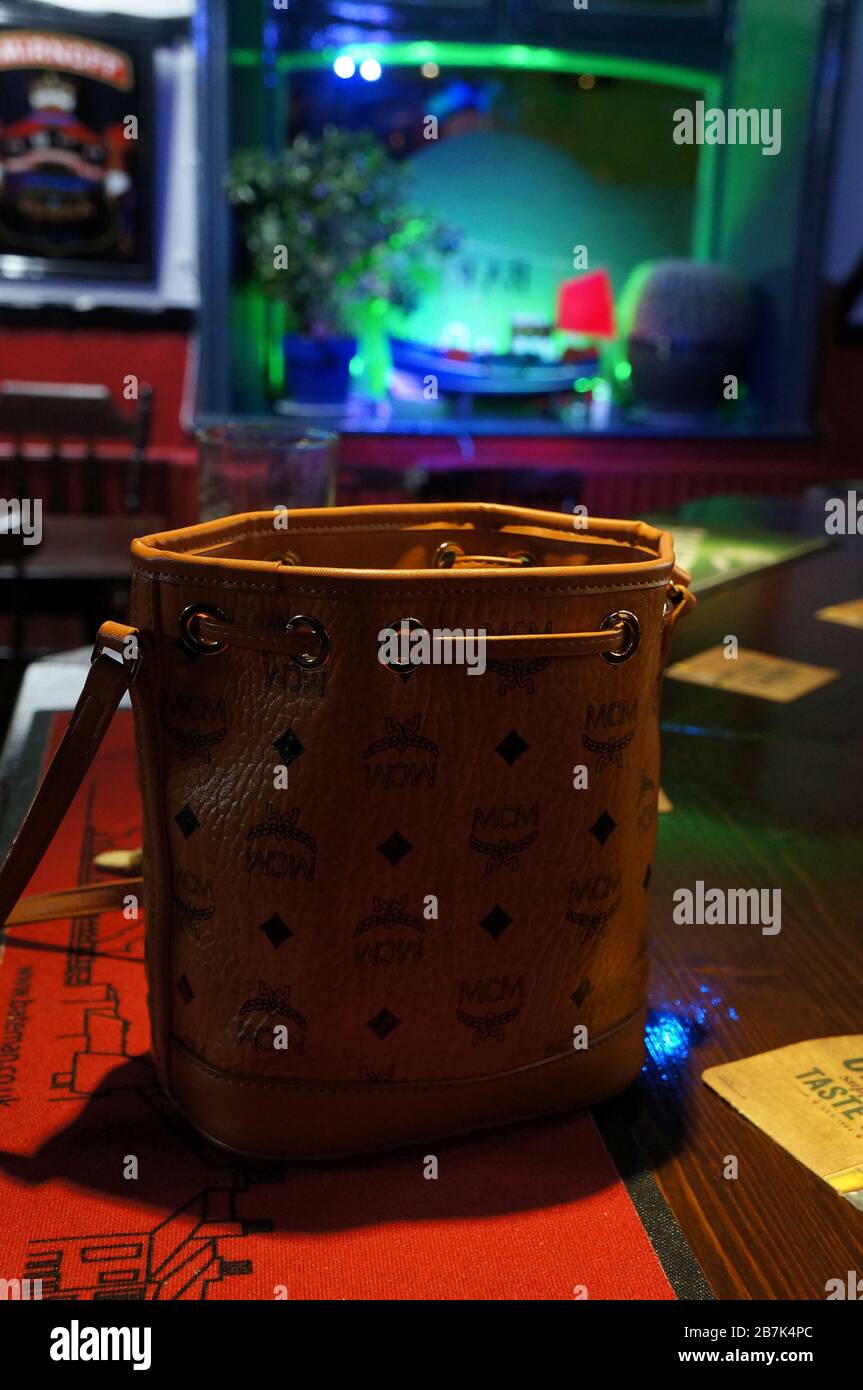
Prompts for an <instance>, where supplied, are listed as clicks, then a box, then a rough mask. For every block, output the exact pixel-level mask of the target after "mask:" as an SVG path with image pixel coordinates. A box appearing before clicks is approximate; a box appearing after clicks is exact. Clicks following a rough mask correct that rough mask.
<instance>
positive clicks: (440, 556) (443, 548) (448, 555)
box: [432, 541, 462, 570]
mask: <svg viewBox="0 0 863 1390" xmlns="http://www.w3.org/2000/svg"><path fill="white" fill-rule="evenodd" d="M461 553H462V552H461V550H460V549H459V547H458V546H457V545H454V544H453V542H452V541H444V543H443V545H439V546H438V548H437V550H436V551H435V553H434V555H433V556H432V568H433V569H436V570H451V569H452V567H453V565H454V564H455V562H456V558H457V556H459V555H461Z"/></svg>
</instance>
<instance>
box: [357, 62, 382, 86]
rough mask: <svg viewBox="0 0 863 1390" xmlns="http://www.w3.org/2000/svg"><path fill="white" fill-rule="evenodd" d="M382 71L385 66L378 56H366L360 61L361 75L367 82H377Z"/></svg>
mask: <svg viewBox="0 0 863 1390" xmlns="http://www.w3.org/2000/svg"><path fill="white" fill-rule="evenodd" d="M382 72H383V68H382V67H381V65H380V63H379V62H378V60H377V58H364V59H363V61H362V62H361V63H360V77H362V78H364V79H365V81H366V82H377V80H378V78H379V77H380V75H381V73H382Z"/></svg>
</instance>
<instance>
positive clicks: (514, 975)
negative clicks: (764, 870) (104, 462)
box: [0, 504, 694, 1159]
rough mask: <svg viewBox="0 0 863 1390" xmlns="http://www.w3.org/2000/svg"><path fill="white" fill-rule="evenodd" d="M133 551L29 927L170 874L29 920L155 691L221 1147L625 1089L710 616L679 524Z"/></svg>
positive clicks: (151, 899)
mask: <svg viewBox="0 0 863 1390" xmlns="http://www.w3.org/2000/svg"><path fill="white" fill-rule="evenodd" d="M582 525H585V529H580V527H581V526H582ZM132 563H133V590H132V612H131V624H132V625H131V626H129V627H124V626H121V625H119V624H114V623H107V624H105V625H104V626H103V628H102V629H101V631H100V636H99V642H98V643H97V647H96V652H95V653H94V662H93V665H92V667H91V670H90V675H89V678H88V680H87V684H86V687H85V690H84V692H83V693H82V696H81V699H80V700H79V703H78V705H77V707H76V710H75V712H74V714H73V716H72V719H71V721H70V724H69V728H68V731H67V733H66V735H65V737H64V740H63V742H62V744H61V746H60V748H59V750H58V752H57V754H56V757H55V759H54V761H53V763H52V765H51V766H50V768H49V770H48V771H47V773H46V775H45V778H44V780H43V783H42V786H41V787H40V790H39V792H38V793H37V796H36V799H35V801H34V804H33V806H32V807H31V810H30V812H29V814H28V817H27V820H26V821H25V824H24V826H23V828H22V830H21V832H20V833H19V835H18V837H17V839H16V841H15V842H14V844H13V846H12V849H11V850H10V852H9V855H8V857H7V860H6V863H5V864H4V866H3V869H2V871H0V921H6V920H7V919H8V921H9V922H10V923H15V922H21V921H26V920H34V919H36V918H44V917H49V916H66V915H73V914H74V913H75V912H80V911H87V912H92V911H95V910H98V909H99V908H103V907H110V906H111V905H112V904H114V903H115V902H116V901H117V900H118V892H122V893H124V894H127V893H129V892H130V891H136V889H137V888H139V887H140V885H138V883H137V880H135V881H133V880H126V881H124V882H122V883H121V884H119V885H118V884H116V883H112V882H110V881H109V882H105V883H101V884H97V885H93V886H92V887H88V888H84V889H76V890H71V891H70V893H68V894H62V893H61V894H51V895H45V896H43V897H41V898H38V899H25V900H24V901H23V902H22V903H20V904H19V906H18V907H17V908H15V907H14V905H15V903H16V902H17V900H18V898H19V897H20V895H21V894H22V892H23V891H24V889H25V888H26V886H27V883H28V881H29V879H30V877H31V875H32V873H33V871H34V869H35V867H36V865H37V864H38V862H39V859H40V858H41V856H42V854H43V853H44V851H45V849H46V848H47V845H48V844H49V843H50V840H51V838H52V836H53V834H54V832H55V830H56V828H57V825H58V823H59V821H60V819H61V818H62V816H63V814H64V812H65V809H66V807H67V806H68V804H69V803H70V801H71V799H72V797H73V796H74V793H75V791H76V789H77V787H78V785H79V784H80V782H81V779H82V777H83V775H84V773H85V771H86V768H87V766H88V764H89V762H90V760H91V759H92V757H93V755H94V753H95V751H96V748H97V747H98V744H99V741H100V739H101V737H102V734H103V733H104V731H105V728H106V727H107V724H108V722H109V721H110V718H111V716H112V714H113V712H114V710H115V709H116V707H117V705H118V703H119V701H120V699H121V698H122V695H123V693H124V692H125V690H126V689H127V688H129V687H131V694H132V703H133V708H134V713H135V722H136V732H137V744H138V763H139V775H140V782H141V792H142V797H143V806H144V883H145V885H146V896H145V915H146V923H147V976H148V987H149V1003H150V1017H151V1023H152V1041H153V1055H154V1059H155V1063H156V1066H157V1068H158V1072H159V1076H160V1078H161V1081H162V1083H163V1085H164V1087H165V1089H166V1090H167V1092H168V1094H169V1095H170V1096H171V1097H172V1098H173V1099H174V1101H175V1102H176V1104H177V1105H178V1107H179V1108H180V1110H181V1111H182V1112H183V1114H184V1115H185V1116H186V1117H187V1118H188V1119H189V1120H190V1121H191V1122H192V1124H193V1125H195V1126H196V1127H197V1128H198V1129H199V1130H200V1131H201V1132H202V1133H204V1134H205V1135H207V1136H209V1137H210V1138H211V1139H213V1140H215V1141H216V1142H218V1143H220V1144H222V1145H225V1146H226V1147H228V1148H229V1149H232V1150H235V1151H237V1152H240V1153H243V1154H248V1155H253V1156H255V1157H264V1158H274V1159H307V1158H325V1157H330V1156H335V1155H340V1154H347V1153H355V1152H365V1151H371V1150H375V1149H385V1148H388V1147H392V1146H396V1145H400V1144H404V1143H408V1142H413V1141H422V1142H423V1143H424V1144H425V1143H427V1142H428V1141H430V1140H432V1139H433V1138H436V1137H439V1136H444V1135H449V1134H457V1133H461V1132H464V1131H469V1130H475V1129H480V1128H483V1127H485V1126H490V1125H496V1124H501V1123H504V1122H507V1121H512V1120H522V1119H526V1118H528V1117H530V1116H537V1115H543V1114H547V1113H550V1112H554V1111H559V1110H565V1109H568V1108H570V1107H573V1106H578V1105H584V1104H588V1103H590V1102H593V1101H597V1100H600V1099H602V1098H605V1097H608V1096H611V1095H613V1094H614V1093H615V1092H617V1091H620V1090H621V1089H622V1088H623V1087H625V1086H626V1085H627V1084H628V1083H629V1082H630V1081H631V1080H632V1078H633V1077H634V1076H635V1075H636V1073H637V1072H638V1070H639V1068H640V1066H641V1063H642V1057H643V1025H644V1014H645V999H646V980H647V953H646V942H645V926H646V915H647V898H648V885H649V881H650V872H651V862H652V858H653V852H654V842H655V832H656V806H657V796H658V788H659V726H658V703H659V693H660V687H661V682H662V674H663V669H664V666H665V662H666V658H667V655H668V649H669V644H670V640H671V635H672V632H673V629H674V626H675V624H676V623H677V621H678V619H679V617H680V616H681V615H682V614H683V613H685V612H686V611H687V609H688V608H689V606H690V605H691V603H692V602H693V601H694V600H693V599H692V597H691V595H690V594H689V591H688V589H687V587H686V586H687V583H688V577H687V576H686V575H685V574H683V573H682V572H681V571H679V570H676V569H675V565H674V556H673V553H672V544H671V538H670V536H669V535H667V534H666V533H664V532H662V531H658V530H655V529H654V528H652V527H650V526H647V525H645V524H644V523H641V522H636V521H602V520H596V519H593V518H592V519H591V520H590V522H589V524H587V523H585V522H583V521H582V519H581V518H573V517H572V516H567V515H563V514H558V513H551V512H540V511H531V510H528V509H524V508H521V507H507V506H493V505H484V504H470V505H461V504H459V505H430V506H412V507H400V506H395V507H344V508H334V509H329V510H320V511H291V512H290V513H289V514H288V513H284V512H280V511H278V510H277V511H276V512H260V513H254V514H250V515H245V516H235V517H228V518H225V519H224V520H222V521H218V522H211V523H207V524H205V525H201V526H193V527H189V528H188V529H185V530H180V531H171V532H166V533H164V534H162V535H156V536H148V537H146V538H144V539H142V540H138V541H135V542H134V544H133V547H132ZM394 637H395V638H396V639H397V643H396V645H395V646H386V645H385V644H386V642H387V641H390V640H391V639H393V638H394ZM118 657H119V658H120V659H119V660H118V659H117V658H118Z"/></svg>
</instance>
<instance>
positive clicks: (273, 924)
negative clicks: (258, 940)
mask: <svg viewBox="0 0 863 1390" xmlns="http://www.w3.org/2000/svg"><path fill="white" fill-rule="evenodd" d="M258 931H262V932H263V933H264V936H265V937H266V938H267V940H268V941H269V943H270V945H271V946H272V947H273V948H274V949H278V947H279V946H284V944H285V942H286V941H287V940H288V938H289V937H291V936H293V934H294V933H293V932H292V931H291V929H290V927H289V926H287V925H286V924H285V923H284V922H283V921H282V919H281V917H280V916H279V914H278V912H274V913H273V915H272V917H271V918H270V919H269V921H267V922H262V923H261V925H260V926H259V928H258Z"/></svg>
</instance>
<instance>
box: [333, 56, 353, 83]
mask: <svg viewBox="0 0 863 1390" xmlns="http://www.w3.org/2000/svg"><path fill="white" fill-rule="evenodd" d="M356 70H357V65H356V63H355V62H354V60H353V58H349V57H348V55H347V53H343V54H342V56H341V57H340V58H337V59H336V61H335V62H334V63H333V72H334V73H335V74H336V77H345V78H347V77H353V75H354V73H355V72H356Z"/></svg>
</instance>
